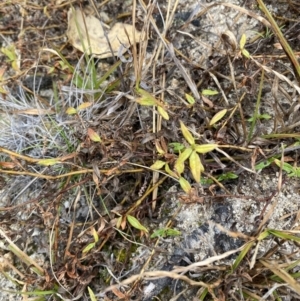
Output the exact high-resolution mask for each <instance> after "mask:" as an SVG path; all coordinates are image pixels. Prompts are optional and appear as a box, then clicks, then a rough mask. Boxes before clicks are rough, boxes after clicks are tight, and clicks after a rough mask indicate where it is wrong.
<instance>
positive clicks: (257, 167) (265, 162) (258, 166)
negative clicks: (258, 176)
mask: <svg viewBox="0 0 300 301" xmlns="http://www.w3.org/2000/svg"><path fill="white" fill-rule="evenodd" d="M273 161H274V158H271V159H268V160H267V161H264V162H261V163H258V164H257V165H255V170H262V169H264V168H266V167H268V166H269V165H271V164H272V163H273Z"/></svg>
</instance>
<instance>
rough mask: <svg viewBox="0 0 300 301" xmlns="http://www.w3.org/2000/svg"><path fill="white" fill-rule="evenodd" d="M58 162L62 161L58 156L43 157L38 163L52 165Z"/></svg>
mask: <svg viewBox="0 0 300 301" xmlns="http://www.w3.org/2000/svg"><path fill="white" fill-rule="evenodd" d="M57 163H60V160H59V159H57V158H51V159H42V160H39V161H38V162H37V164H40V165H44V166H51V165H54V164H57Z"/></svg>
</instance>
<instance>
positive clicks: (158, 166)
mask: <svg viewBox="0 0 300 301" xmlns="http://www.w3.org/2000/svg"><path fill="white" fill-rule="evenodd" d="M165 164H166V162H164V161H162V160H157V161H155V162H154V163H153V164H152V165H151V166H150V168H151V169H156V170H159V169H161V168H163V167H164V166H165Z"/></svg>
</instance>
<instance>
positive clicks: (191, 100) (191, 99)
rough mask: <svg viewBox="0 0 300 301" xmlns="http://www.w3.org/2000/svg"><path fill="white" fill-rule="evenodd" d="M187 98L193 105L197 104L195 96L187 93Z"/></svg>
mask: <svg viewBox="0 0 300 301" xmlns="http://www.w3.org/2000/svg"><path fill="white" fill-rule="evenodd" d="M185 98H186V100H187V101H188V103H189V104H191V105H193V104H195V98H194V97H193V96H191V95H189V94H185Z"/></svg>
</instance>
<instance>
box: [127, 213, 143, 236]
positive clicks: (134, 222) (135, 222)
mask: <svg viewBox="0 0 300 301" xmlns="http://www.w3.org/2000/svg"><path fill="white" fill-rule="evenodd" d="M126 218H127V220H128V222H129V224H130V225H131V226H132V227H134V228H136V229H138V230H141V231H144V232H147V233H148V230H147V229H146V228H145V227H144V226H143V225H142V224H141V223H140V222H139V221H138V220H137V219H136V218H135V217H134V216H132V215H127V216H126Z"/></svg>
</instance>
